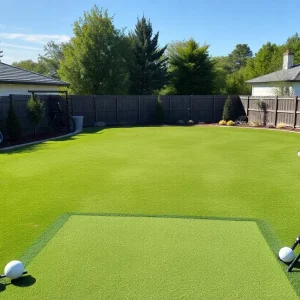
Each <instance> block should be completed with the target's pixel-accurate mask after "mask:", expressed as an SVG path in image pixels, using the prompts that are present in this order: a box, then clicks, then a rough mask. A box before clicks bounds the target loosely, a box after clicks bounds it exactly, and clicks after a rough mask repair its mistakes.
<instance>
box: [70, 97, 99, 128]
mask: <svg viewBox="0 0 300 300" xmlns="http://www.w3.org/2000/svg"><path fill="white" fill-rule="evenodd" d="M70 99H71V102H72V110H73V115H74V116H84V119H83V125H84V126H93V125H94V122H95V108H94V96H90V95H84V96H81V95H72V96H70Z"/></svg>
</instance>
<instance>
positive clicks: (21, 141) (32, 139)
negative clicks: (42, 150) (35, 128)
mask: <svg viewBox="0 0 300 300" xmlns="http://www.w3.org/2000/svg"><path fill="white" fill-rule="evenodd" d="M65 134H66V133H65V132H63V133H42V134H37V135H36V136H34V135H28V136H24V137H22V138H20V139H18V140H16V141H14V140H4V141H3V142H2V143H1V144H0V149H1V148H6V147H11V146H17V145H22V144H27V143H32V142H38V141H42V140H46V139H50V138H55V137H60V136H63V135H65Z"/></svg>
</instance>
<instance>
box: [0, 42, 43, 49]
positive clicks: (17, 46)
mask: <svg viewBox="0 0 300 300" xmlns="http://www.w3.org/2000/svg"><path fill="white" fill-rule="evenodd" d="M2 46H4V47H7V48H16V49H24V50H33V51H43V49H42V48H37V47H29V46H20V45H15V44H8V43H1V44H0V47H2Z"/></svg>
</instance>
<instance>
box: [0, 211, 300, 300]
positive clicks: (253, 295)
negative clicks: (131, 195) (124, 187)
mask: <svg viewBox="0 0 300 300" xmlns="http://www.w3.org/2000/svg"><path fill="white" fill-rule="evenodd" d="M44 238H45V237H44ZM27 270H28V271H29V273H30V275H31V276H33V277H34V278H35V279H36V282H35V283H34V284H33V285H31V286H29V287H26V288H20V287H18V286H14V285H7V286H6V289H5V290H4V291H3V292H2V293H1V294H0V295H1V299H31V300H32V299H272V300H274V299H280V300H283V299H289V300H291V299H298V298H297V296H296V293H295V291H294V289H293V287H292V286H291V284H290V282H289V280H288V279H287V277H286V275H285V274H284V272H283V270H282V268H281V266H280V264H279V263H278V261H277V260H276V257H275V256H274V254H273V252H272V251H271V249H270V248H269V245H268V244H267V242H266V240H265V239H264V236H263V235H262V233H261V231H260V229H259V227H258V225H257V223H256V222H254V221H229V220H211V219H192V218H167V217H164V218H159V217H134V216H126V217H125V216H123V217H122V216H87V215H72V216H70V217H69V218H68V219H67V221H66V222H65V223H64V224H63V225H62V227H61V228H60V229H59V230H58V231H57V233H56V234H55V235H54V236H53V237H52V238H51V239H50V240H49V241H48V242H47V243H46V244H45V245H44V247H43V248H42V249H41V251H39V253H37V255H36V256H35V257H34V258H33V259H32V261H31V262H30V264H29V265H28V266H27Z"/></svg>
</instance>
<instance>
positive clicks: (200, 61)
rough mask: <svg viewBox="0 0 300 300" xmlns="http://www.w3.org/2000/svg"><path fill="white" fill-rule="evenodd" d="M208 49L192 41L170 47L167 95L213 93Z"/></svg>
mask: <svg viewBox="0 0 300 300" xmlns="http://www.w3.org/2000/svg"><path fill="white" fill-rule="evenodd" d="M208 47H209V46H207V45H203V46H200V45H199V44H198V43H197V42H196V41H195V40H193V39H190V40H188V41H187V42H177V43H175V45H172V47H170V49H169V50H168V54H169V76H170V81H169V83H168V85H167V88H166V90H167V93H171V94H178V95H208V94H211V93H212V92H213V88H214V86H213V85H214V76H215V74H214V61H213V60H212V59H211V57H210V56H209V53H208Z"/></svg>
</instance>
